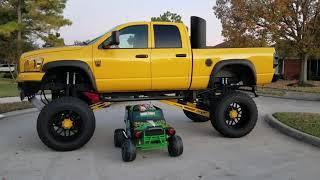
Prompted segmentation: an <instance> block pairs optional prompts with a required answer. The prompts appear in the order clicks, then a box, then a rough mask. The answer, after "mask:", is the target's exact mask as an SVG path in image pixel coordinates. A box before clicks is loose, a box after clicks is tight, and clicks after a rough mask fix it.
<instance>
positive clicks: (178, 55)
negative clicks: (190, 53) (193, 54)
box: [176, 54, 187, 57]
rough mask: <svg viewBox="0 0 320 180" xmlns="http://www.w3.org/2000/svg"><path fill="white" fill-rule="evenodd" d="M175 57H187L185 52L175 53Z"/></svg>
mask: <svg viewBox="0 0 320 180" xmlns="http://www.w3.org/2000/svg"><path fill="white" fill-rule="evenodd" d="M176 57H187V54H176Z"/></svg>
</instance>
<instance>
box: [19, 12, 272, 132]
mask: <svg viewBox="0 0 320 180" xmlns="http://www.w3.org/2000/svg"><path fill="white" fill-rule="evenodd" d="M189 30H190V32H189ZM276 65H277V59H276V56H275V50H274V48H222V49H218V48H217V49H215V48H208V47H207V46H206V22H205V20H203V19H201V18H199V17H192V18H191V26H190V29H189V28H188V27H187V26H186V25H184V24H182V23H173V22H133V23H127V24H123V25H119V26H117V27H115V28H113V29H112V30H110V31H108V32H107V33H105V34H103V35H102V36H99V37H98V38H95V39H94V40H92V41H90V42H87V43H85V44H84V45H82V46H68V47H56V48H48V49H40V50H36V51H31V52H27V53H24V54H23V55H22V56H21V59H20V62H19V65H18V70H19V73H18V82H19V83H18V86H19V88H20V90H21V97H22V98H24V97H28V98H29V99H32V98H34V95H35V94H36V93H38V92H39V91H40V92H42V94H45V92H46V91H48V90H49V91H51V94H52V99H54V100H55V99H60V98H64V97H73V98H77V99H81V100H82V101H84V102H86V103H87V104H89V105H90V104H92V103H95V102H96V101H95V100H96V99H99V100H101V99H102V100H104V101H111V102H112V101H131V100H132V101H136V100H159V99H179V100H181V101H186V102H192V103H194V104H196V106H197V107H201V108H203V109H206V110H208V111H210V114H212V116H215V117H212V118H207V117H201V116H199V115H196V114H193V113H190V112H185V113H186V115H187V116H188V117H189V118H191V119H192V120H194V121H196V122H199V121H201V122H202V121H207V120H209V119H211V121H212V123H213V125H214V127H215V128H216V129H218V131H219V132H221V133H222V134H224V135H225V136H228V137H241V136H244V135H246V134H247V133H249V132H250V131H251V130H252V128H253V126H254V125H255V121H256V117H254V116H256V114H257V113H256V107H255V105H252V104H254V102H253V101H252V100H251V98H250V97H248V96H247V95H246V94H244V93H241V92H239V90H240V89H241V88H242V87H249V88H251V89H252V92H255V91H254V90H255V86H256V85H262V84H268V83H271V82H272V80H273V79H274V72H275V69H274V68H275V67H276ZM230 98H231V99H233V101H230V102H235V103H237V104H236V105H235V107H231V108H230V107H229V105H232V103H229V104H226V105H224V104H223V103H226V102H229V100H230ZM239 98H240V100H239ZM69 99H70V98H69ZM246 101H250V103H251V104H250V103H249V104H250V105H248V102H246ZM233 105H234V104H233ZM238 106H245V107H243V108H242V110H243V111H244V110H245V109H251V110H248V112H247V114H248V115H247V116H248V117H246V118H249V119H250V118H251V119H252V118H253V120H252V122H253V123H251V124H250V127H248V128H247V127H246V128H243V127H242V128H240V129H245V130H243V132H231V131H226V130H225V129H226V125H223V124H221V123H220V122H219V123H220V124H219V123H217V121H218V120H219V119H221V118H222V119H223V118H224V117H222V114H225V113H224V112H222V111H221V112H220V110H219V109H217V108H218V107H220V108H225V109H226V108H227V109H228V108H229V109H230V112H229V111H228V113H229V114H228V116H229V117H230V118H231V119H234V120H235V119H236V118H237V117H238V116H237V115H239V114H241V113H240V112H237V110H239V108H238ZM253 106H254V107H253ZM225 109H224V110H225ZM240 109H241V108H240ZM252 109H254V110H252ZM253 111H255V112H253ZM219 113H220V114H219ZM242 113H244V112H242ZM214 114H216V115H214ZM217 114H218V115H217ZM220 116H221V117H220ZM249 116H250V117H249ZM251 116H252V117H251ZM224 119H225V118H224ZM236 121H239V120H235V121H233V122H232V123H229V122H228V124H227V125H234V122H236ZM221 122H226V121H225V120H223V121H222V120H221ZM250 122H251V121H250ZM235 124H236V123H235ZM216 126H217V127H216Z"/></svg>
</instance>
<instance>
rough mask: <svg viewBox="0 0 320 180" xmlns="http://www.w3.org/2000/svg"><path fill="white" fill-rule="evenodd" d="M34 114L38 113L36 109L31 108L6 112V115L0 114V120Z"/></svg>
mask: <svg viewBox="0 0 320 180" xmlns="http://www.w3.org/2000/svg"><path fill="white" fill-rule="evenodd" d="M34 112H38V109H36V108H31V109H23V110H18V111H12V112H7V113H3V114H0V120H1V119H5V118H9V117H14V116H19V115H23V114H29V113H34Z"/></svg>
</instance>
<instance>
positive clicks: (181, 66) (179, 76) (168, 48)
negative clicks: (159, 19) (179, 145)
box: [151, 23, 192, 90]
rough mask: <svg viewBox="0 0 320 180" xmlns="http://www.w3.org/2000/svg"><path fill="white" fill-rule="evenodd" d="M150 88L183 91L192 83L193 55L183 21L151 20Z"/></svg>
mask: <svg viewBox="0 0 320 180" xmlns="http://www.w3.org/2000/svg"><path fill="white" fill-rule="evenodd" d="M151 27H152V34H153V47H152V50H151V77H152V90H186V89H188V88H189V85H190V82H191V68H192V55H191V49H190V41H189V38H188V37H189V36H188V33H187V31H186V28H185V27H184V25H182V24H177V25H173V24H172V23H171V24H170V23H151Z"/></svg>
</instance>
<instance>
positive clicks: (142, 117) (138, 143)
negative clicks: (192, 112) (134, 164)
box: [114, 104, 183, 162]
mask: <svg viewBox="0 0 320 180" xmlns="http://www.w3.org/2000/svg"><path fill="white" fill-rule="evenodd" d="M124 122H125V125H126V128H125V129H116V130H115V131H114V145H115V147H121V151H122V159H123V161H125V162H130V161H134V160H135V158H136V152H137V149H141V150H154V149H163V148H168V152H169V155H170V156H171V157H177V156H180V155H181V154H182V153H183V143H182V139H181V137H180V136H178V135H176V131H175V129H174V128H172V127H171V126H169V125H168V124H167V123H166V120H165V119H164V116H163V112H162V110H161V109H160V108H159V107H156V106H153V105H148V104H143V105H133V106H126V114H125V120H124Z"/></svg>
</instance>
